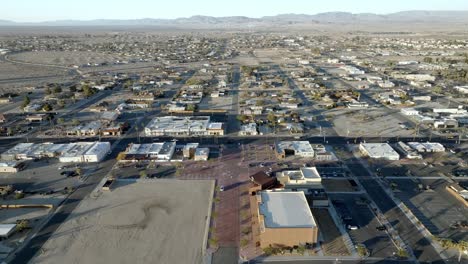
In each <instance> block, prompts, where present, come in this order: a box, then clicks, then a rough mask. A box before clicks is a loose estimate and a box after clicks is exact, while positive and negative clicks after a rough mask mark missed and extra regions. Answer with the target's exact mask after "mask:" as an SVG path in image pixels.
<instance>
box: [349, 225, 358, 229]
mask: <svg viewBox="0 0 468 264" xmlns="http://www.w3.org/2000/svg"><path fill="white" fill-rule="evenodd" d="M348 229H349V230H358V227H357V226H355V225H348Z"/></svg>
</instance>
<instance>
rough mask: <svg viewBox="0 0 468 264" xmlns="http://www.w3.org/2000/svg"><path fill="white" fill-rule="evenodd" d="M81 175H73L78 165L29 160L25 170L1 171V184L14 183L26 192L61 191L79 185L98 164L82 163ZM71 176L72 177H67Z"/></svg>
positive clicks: (47, 160)
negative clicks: (14, 171) (16, 171)
mask: <svg viewBox="0 0 468 264" xmlns="http://www.w3.org/2000/svg"><path fill="white" fill-rule="evenodd" d="M79 167H80V170H81V174H82V175H81V176H79V175H74V176H73V177H71V176H72V175H73V172H75V171H76V169H77V167H76V166H75V165H74V164H73V165H72V164H63V163H59V162H58V161H57V160H55V159H42V160H38V161H27V162H26V168H25V170H22V171H19V172H18V173H0V185H8V184H11V185H14V187H15V189H20V190H24V191H25V192H31V193H34V192H48V191H61V190H63V189H64V188H65V187H75V186H78V185H79V184H81V183H82V182H83V180H85V177H87V176H88V175H89V174H90V173H92V172H94V171H96V170H97V169H98V165H97V164H80V165H79ZM67 176H70V177H67Z"/></svg>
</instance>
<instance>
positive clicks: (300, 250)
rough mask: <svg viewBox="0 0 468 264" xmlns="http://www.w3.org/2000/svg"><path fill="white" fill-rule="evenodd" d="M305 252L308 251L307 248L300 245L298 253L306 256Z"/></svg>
mask: <svg viewBox="0 0 468 264" xmlns="http://www.w3.org/2000/svg"><path fill="white" fill-rule="evenodd" d="M305 251H306V248H305V246H304V245H299V247H297V253H299V254H301V255H304V254H305Z"/></svg>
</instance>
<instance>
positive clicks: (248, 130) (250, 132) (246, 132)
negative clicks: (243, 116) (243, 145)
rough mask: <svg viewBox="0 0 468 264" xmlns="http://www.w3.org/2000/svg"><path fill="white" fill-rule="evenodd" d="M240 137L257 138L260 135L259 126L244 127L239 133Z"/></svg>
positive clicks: (248, 125) (253, 124) (247, 125)
mask: <svg viewBox="0 0 468 264" xmlns="http://www.w3.org/2000/svg"><path fill="white" fill-rule="evenodd" d="M239 135H240V136H256V135H258V131H257V124H256V123H249V124H246V125H242V126H241V128H240V131H239Z"/></svg>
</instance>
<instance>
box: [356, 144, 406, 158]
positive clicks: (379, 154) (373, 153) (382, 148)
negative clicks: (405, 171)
mask: <svg viewBox="0 0 468 264" xmlns="http://www.w3.org/2000/svg"><path fill="white" fill-rule="evenodd" d="M359 150H360V151H361V153H362V154H363V155H365V156H369V157H370V158H373V159H386V160H399V159H400V154H398V152H396V151H395V150H394V149H393V148H392V147H391V146H390V145H389V144H387V143H361V144H360V145H359Z"/></svg>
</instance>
